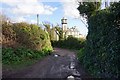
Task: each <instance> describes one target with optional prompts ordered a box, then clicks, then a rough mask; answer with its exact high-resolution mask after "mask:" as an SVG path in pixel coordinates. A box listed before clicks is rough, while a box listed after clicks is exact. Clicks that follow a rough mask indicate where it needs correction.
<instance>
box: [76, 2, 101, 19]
mask: <svg viewBox="0 0 120 80" xmlns="http://www.w3.org/2000/svg"><path fill="white" fill-rule="evenodd" d="M79 4H80V5H79V7H78V10H79V11H80V14H81V15H82V16H84V17H85V16H87V17H88V18H89V17H90V16H91V15H92V14H94V12H95V11H96V10H98V9H99V8H100V5H101V2H79Z"/></svg>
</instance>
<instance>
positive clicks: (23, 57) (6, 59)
mask: <svg viewBox="0 0 120 80" xmlns="http://www.w3.org/2000/svg"><path fill="white" fill-rule="evenodd" d="M51 52H52V51H51V50H46V49H44V50H42V51H37V50H31V49H27V48H24V47H20V48H16V49H13V48H3V49H2V63H3V64H7V65H9V64H10V65H12V64H13V65H15V64H22V63H24V62H26V61H29V62H30V61H31V60H36V59H41V58H43V57H44V56H47V55H49V54H51Z"/></svg>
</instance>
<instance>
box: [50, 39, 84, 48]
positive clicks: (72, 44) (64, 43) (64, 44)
mask: <svg viewBox="0 0 120 80" xmlns="http://www.w3.org/2000/svg"><path fill="white" fill-rule="evenodd" d="M84 45H85V40H83V39H77V38H74V37H68V38H67V39H65V40H60V41H52V46H53V47H60V48H68V49H80V48H83V47H84Z"/></svg>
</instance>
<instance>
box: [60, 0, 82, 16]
mask: <svg viewBox="0 0 120 80" xmlns="http://www.w3.org/2000/svg"><path fill="white" fill-rule="evenodd" d="M62 4H63V9H64V16H68V17H72V18H79V17H80V14H79V11H78V10H77V8H78V6H79V4H78V3H77V0H71V1H70V2H69V0H64V1H63V0H62Z"/></svg>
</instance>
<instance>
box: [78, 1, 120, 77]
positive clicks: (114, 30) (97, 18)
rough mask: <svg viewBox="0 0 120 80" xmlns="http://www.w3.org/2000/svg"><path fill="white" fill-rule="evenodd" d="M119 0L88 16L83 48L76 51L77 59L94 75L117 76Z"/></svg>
mask: <svg viewBox="0 0 120 80" xmlns="http://www.w3.org/2000/svg"><path fill="white" fill-rule="evenodd" d="M119 9H120V2H119V3H114V4H112V5H111V6H110V8H109V9H107V10H106V9H105V10H100V11H96V12H95V14H94V15H92V16H91V17H89V18H88V25H89V27H88V30H89V32H88V35H87V41H86V46H85V49H84V50H83V51H82V50H81V51H80V52H79V53H78V55H79V60H80V61H81V62H82V63H83V65H84V67H85V68H86V69H87V70H88V71H89V72H90V73H91V74H92V75H94V76H95V77H107V78H112V77H114V78H118V77H119V74H120V72H119V70H118V66H119V63H118V62H119V58H120V55H119V53H120V52H119V50H120V34H119V32H120V27H119V24H120V16H119V15H120V10H119Z"/></svg>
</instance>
